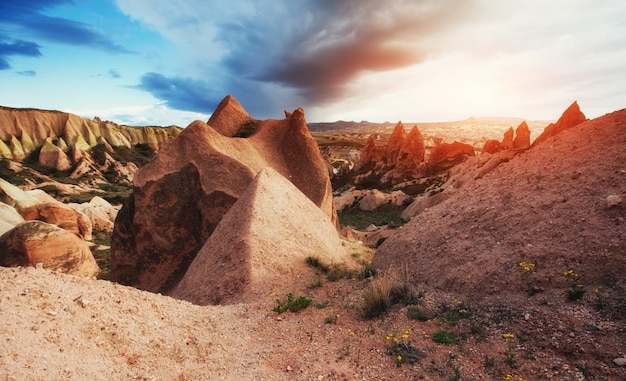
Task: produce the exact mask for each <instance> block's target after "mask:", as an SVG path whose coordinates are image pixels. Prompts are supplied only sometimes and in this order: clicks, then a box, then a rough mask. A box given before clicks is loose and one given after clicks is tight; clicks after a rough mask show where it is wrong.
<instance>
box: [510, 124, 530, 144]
mask: <svg viewBox="0 0 626 381" xmlns="http://www.w3.org/2000/svg"><path fill="white" fill-rule="evenodd" d="M527 148H530V128H528V124H527V123H526V122H525V121H524V122H522V123H521V124H520V125H519V126H517V128H516V129H515V139H513V149H516V150H525V149H527Z"/></svg>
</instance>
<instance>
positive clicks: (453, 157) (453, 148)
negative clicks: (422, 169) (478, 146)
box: [428, 142, 475, 165]
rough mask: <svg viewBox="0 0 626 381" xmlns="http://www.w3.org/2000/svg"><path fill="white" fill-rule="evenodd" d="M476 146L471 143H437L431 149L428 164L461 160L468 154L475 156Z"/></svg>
mask: <svg viewBox="0 0 626 381" xmlns="http://www.w3.org/2000/svg"><path fill="white" fill-rule="evenodd" d="M474 155H475V153H474V147H472V146H471V145H469V144H465V143H460V142H452V143H440V144H437V145H436V146H435V147H433V149H432V150H431V151H430V157H429V158H428V164H430V165H437V164H443V163H449V162H454V163H456V162H459V161H461V160H463V159H465V158H466V157H468V156H474Z"/></svg>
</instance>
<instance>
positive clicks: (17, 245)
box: [0, 221, 99, 277]
mask: <svg viewBox="0 0 626 381" xmlns="http://www.w3.org/2000/svg"><path fill="white" fill-rule="evenodd" d="M40 263H41V264H42V265H43V267H44V268H46V269H50V270H55V271H60V272H64V273H68V274H74V275H84V276H89V277H93V276H95V275H96V274H98V271H99V269H98V265H97V263H96V260H95V259H94V257H93V255H92V254H91V251H90V250H89V247H88V246H87V244H86V243H85V241H83V240H82V239H80V238H78V237H76V236H75V235H74V234H72V233H70V232H68V231H67V230H64V229H61V228H59V227H57V226H54V225H50V224H47V223H45V222H41V221H26V222H24V223H21V224H19V225H17V226H16V227H15V228H14V229H12V230H10V231H8V232H6V233H5V234H3V235H2V236H0V265H2V266H5V267H13V266H36V265H38V264H40Z"/></svg>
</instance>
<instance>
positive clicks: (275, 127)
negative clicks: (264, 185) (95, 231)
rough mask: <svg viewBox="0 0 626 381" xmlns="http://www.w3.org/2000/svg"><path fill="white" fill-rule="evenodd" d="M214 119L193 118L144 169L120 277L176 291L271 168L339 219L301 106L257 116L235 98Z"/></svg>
mask: <svg viewBox="0 0 626 381" xmlns="http://www.w3.org/2000/svg"><path fill="white" fill-rule="evenodd" d="M242 121H243V124H242V125H239V126H238V128H234V125H235V124H236V123H241V122H242ZM210 122H211V123H212V124H214V125H216V126H218V127H217V129H216V128H214V127H213V126H212V125H210V124H206V123H203V122H201V121H195V122H193V123H192V124H190V125H189V126H188V127H187V128H186V129H185V130H184V131H183V132H182V133H181V134H180V135H179V136H178V137H177V138H176V139H174V140H173V141H171V142H170V143H169V144H168V145H166V146H165V147H164V148H162V149H161V150H160V151H159V153H158V154H157V156H156V157H155V158H154V159H153V160H152V161H151V162H150V163H148V164H147V165H145V166H144V167H142V168H141V169H140V170H139V171H138V172H137V173H136V176H135V179H134V184H133V185H134V189H133V193H132V195H131V196H130V198H129V199H128V200H127V201H126V203H125V204H124V206H123V207H122V209H121V210H120V212H119V214H118V217H117V221H116V224H115V229H114V231H113V235H112V242H111V266H112V272H111V279H112V280H114V281H116V282H120V283H123V284H127V285H132V286H134V287H138V288H141V289H144V290H148V291H153V292H167V291H169V290H171V289H172V288H173V287H174V286H176V284H177V283H178V282H179V281H180V279H182V277H183V276H184V274H185V272H186V271H187V268H188V266H189V265H190V264H191V262H192V261H193V260H194V258H195V256H196V254H197V253H198V251H200V249H201V248H202V246H204V244H205V242H206V241H207V239H208V238H209V236H210V235H211V234H212V233H213V231H214V230H215V228H216V227H217V225H218V223H219V222H220V220H221V219H222V217H223V216H224V215H225V214H226V213H227V212H228V210H229V209H230V208H231V207H232V206H233V204H235V202H236V201H237V200H238V199H239V197H240V196H241V195H242V194H243V193H244V191H245V190H246V188H247V187H248V186H249V185H250V183H251V182H252V181H253V179H254V178H255V177H256V175H257V174H258V172H259V171H260V170H261V169H263V168H265V167H271V168H273V169H275V170H276V171H277V172H279V173H280V174H281V175H282V176H283V177H285V178H287V179H288V180H289V181H291V182H292V183H293V184H294V185H295V186H296V187H297V188H298V189H299V190H300V191H301V192H302V193H304V194H305V195H306V196H307V197H308V198H309V199H310V200H311V201H312V202H313V203H314V204H315V205H317V206H318V207H319V208H320V209H321V210H322V212H323V213H324V214H325V215H326V216H327V217H328V219H329V220H330V221H332V223H333V224H335V225H337V215H336V212H335V210H334V208H333V202H332V190H331V184H330V179H329V174H328V169H327V166H326V162H325V161H324V159H323V157H322V156H321V153H320V151H319V148H318V146H317V143H316V142H315V140H314V139H313V138H312V137H311V135H310V133H309V131H308V128H307V124H306V121H305V118H304V113H303V111H302V110H301V109H297V110H295V111H294V112H293V113H286V118H285V119H283V120H271V119H270V120H265V121H259V120H253V119H252V118H251V117H249V116H247V113H246V112H245V110H244V109H243V108H242V107H241V105H240V104H239V103H238V102H237V101H236V100H235V99H234V98H233V97H231V96H228V97H226V98H225V99H224V100H223V101H222V103H221V104H220V106H219V107H218V109H217V111H216V112H215V113H214V114H213V115H212V116H211V120H210ZM224 134H226V135H224ZM231 135H232V136H231ZM238 136H244V137H238Z"/></svg>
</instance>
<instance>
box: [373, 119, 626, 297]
mask: <svg viewBox="0 0 626 381" xmlns="http://www.w3.org/2000/svg"><path fill="white" fill-rule="evenodd" d="M625 147H626V110H622V111H617V112H615V113H612V114H609V115H606V116H603V117H601V118H598V119H595V120H591V121H587V122H584V123H582V124H579V125H577V126H576V127H573V128H570V129H568V130H566V131H563V132H561V133H559V134H557V135H555V136H553V137H550V138H547V139H546V140H544V141H542V142H541V144H538V145H535V146H534V147H533V148H531V149H529V150H527V151H525V152H524V153H521V154H519V155H517V156H515V157H513V158H512V159H511V160H510V161H508V162H507V163H504V164H501V165H500V166H499V167H497V168H496V169H495V170H493V171H492V172H490V173H488V174H486V175H485V176H484V177H482V178H481V179H480V181H474V182H471V183H470V184H469V185H468V186H466V187H465V188H463V189H462V190H461V191H459V192H458V193H456V194H455V195H454V196H453V197H451V198H449V199H448V200H446V201H444V202H443V203H441V204H439V205H436V206H433V207H431V208H429V209H426V210H424V211H423V212H422V213H420V214H418V215H417V216H415V217H413V218H412V219H411V221H410V222H409V223H408V224H407V225H405V226H404V227H403V228H402V229H400V230H399V231H398V233H397V234H396V235H394V236H393V237H391V238H390V239H388V240H387V241H386V242H385V243H384V244H383V245H382V246H381V247H380V248H379V250H378V251H377V253H376V256H375V259H374V262H373V265H374V266H375V267H376V268H378V269H381V270H382V269H388V268H391V267H397V268H400V267H401V268H405V267H406V268H408V269H409V270H410V273H411V276H412V277H413V278H414V279H416V280H419V281H424V282H426V283H428V284H431V285H433V286H435V287H439V288H442V289H447V290H462V289H464V288H465V287H467V284H466V280H467V277H468V276H471V279H472V282H473V283H474V285H475V286H474V289H473V291H474V292H476V293H480V294H485V295H489V294H494V293H499V292H501V290H503V289H507V290H510V291H512V292H520V291H523V290H524V288H525V287H527V286H528V285H527V284H525V283H524V282H523V280H524V278H523V277H521V276H520V275H521V274H522V272H523V271H522V269H520V266H518V264H519V263H520V262H527V263H533V264H535V266H536V267H534V270H533V273H532V280H531V281H532V284H533V287H537V288H538V289H542V290H545V289H551V288H558V287H563V286H564V285H565V284H566V283H567V282H566V279H565V278H564V276H563V272H566V271H568V270H569V269H574V270H575V271H576V272H577V273H579V274H581V284H585V285H587V287H588V288H589V289H593V288H594V287H600V288H601V289H604V290H606V292H607V294H610V295H613V296H615V297H616V303H618V304H619V305H621V306H622V308H626V307H625V306H626V299H625V298H624V295H626V293H625V292H626V282H625V279H626V278H624V275H623V274H624V273H625V272H626V256H625V253H626V229H624V226H625V225H624V224H625V219H626V205H625V204H624V202H623V199H624V197H626V164H625V163H626V150H625V149H624V148H625Z"/></svg>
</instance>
